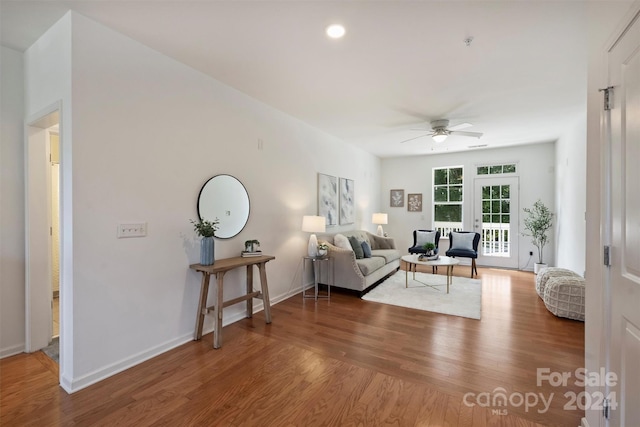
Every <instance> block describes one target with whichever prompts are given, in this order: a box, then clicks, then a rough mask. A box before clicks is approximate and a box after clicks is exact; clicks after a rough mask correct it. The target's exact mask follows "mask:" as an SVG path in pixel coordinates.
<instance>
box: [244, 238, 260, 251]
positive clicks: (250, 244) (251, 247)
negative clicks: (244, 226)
mask: <svg viewBox="0 0 640 427" xmlns="http://www.w3.org/2000/svg"><path fill="white" fill-rule="evenodd" d="M244 250H245V252H257V251H259V250H260V242H259V241H257V240H245V242H244Z"/></svg>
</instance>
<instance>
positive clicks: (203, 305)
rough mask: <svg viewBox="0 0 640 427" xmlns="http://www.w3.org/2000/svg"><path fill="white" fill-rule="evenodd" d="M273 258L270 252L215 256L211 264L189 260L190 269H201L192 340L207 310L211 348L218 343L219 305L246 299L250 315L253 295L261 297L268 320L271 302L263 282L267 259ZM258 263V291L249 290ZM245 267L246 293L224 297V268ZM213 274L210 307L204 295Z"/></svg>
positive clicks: (228, 269)
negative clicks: (214, 290) (211, 318)
mask: <svg viewBox="0 0 640 427" xmlns="http://www.w3.org/2000/svg"><path fill="white" fill-rule="evenodd" d="M274 259H276V258H275V257H273V256H269V255H262V256H258V257H246V258H245V257H235V258H225V259H218V260H216V262H215V263H214V264H213V265H200V264H192V265H190V266H189V268H191V269H192V270H195V271H199V272H200V273H202V283H201V285H200V301H199V302H198V313H197V315H196V330H195V334H194V340H196V341H197V340H199V339H200V338H202V325H203V323H204V316H205V315H207V314H210V313H213V314H214V317H215V321H214V322H213V348H220V347H221V346H222V309H223V308H224V307H227V306H230V305H233V304H237V303H239V302H243V301H246V303H247V318H250V317H252V316H253V299H254V298H258V299H261V300H262V302H263V303H264V319H265V322H266V323H271V304H270V302H269V288H268V286H267V269H266V264H267V262H269V261H271V260H274ZM254 265H255V266H256V267H258V271H259V272H260V287H261V289H262V290H261V291H252V289H253V266H254ZM241 267H246V269H247V293H246V295H242V296H239V297H237V298H233V299H231V300H229V301H225V300H224V298H223V289H224V280H223V279H224V275H225V273H226V272H227V271H230V270H233V269H236V268H241ZM211 275H214V276H215V277H216V279H217V282H218V289H217V293H216V298H215V302H214V304H213V305H212V306H211V307H207V295H208V293H209V279H210V278H211Z"/></svg>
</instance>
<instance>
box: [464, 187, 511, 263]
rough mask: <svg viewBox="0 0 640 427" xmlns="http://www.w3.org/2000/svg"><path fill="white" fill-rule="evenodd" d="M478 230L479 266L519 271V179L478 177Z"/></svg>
mask: <svg viewBox="0 0 640 427" xmlns="http://www.w3.org/2000/svg"><path fill="white" fill-rule="evenodd" d="M474 184H475V191H474V200H475V206H474V224H473V226H474V229H475V231H476V232H478V233H480V244H479V245H478V260H477V263H478V264H479V265H486V266H490V267H505V268H518V211H519V207H518V200H519V197H518V178H517V177H491V178H476V180H475V183H474Z"/></svg>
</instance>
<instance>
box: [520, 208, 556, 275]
mask: <svg viewBox="0 0 640 427" xmlns="http://www.w3.org/2000/svg"><path fill="white" fill-rule="evenodd" d="M523 210H524V212H525V214H526V217H525V218H524V228H525V230H527V232H528V233H523V235H524V236H529V237H531V243H533V245H534V246H535V247H536V248H538V262H537V263H535V264H534V265H533V272H534V273H535V274H538V271H540V270H542V269H544V268H546V267H547V264H545V262H544V259H543V258H542V253H543V249H544V246H545V245H546V244H547V240H548V237H547V232H548V231H549V229H550V228H551V227H552V226H553V214H552V213H551V211H550V210H549V208H548V207H546V206H545V204H544V203H542V201H541V200H540V199H538V201H536V202H535V203H534V204H533V207H532V208H524V209H523Z"/></svg>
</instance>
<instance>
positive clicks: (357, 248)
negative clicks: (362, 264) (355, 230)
mask: <svg viewBox="0 0 640 427" xmlns="http://www.w3.org/2000/svg"><path fill="white" fill-rule="evenodd" d="M349 243H350V244H351V249H352V250H353V252H354V253H355V254H356V259H361V258H364V252H363V251H362V245H361V244H360V242H359V241H358V239H356V238H355V237H353V236H351V237H349Z"/></svg>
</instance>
